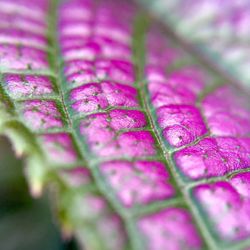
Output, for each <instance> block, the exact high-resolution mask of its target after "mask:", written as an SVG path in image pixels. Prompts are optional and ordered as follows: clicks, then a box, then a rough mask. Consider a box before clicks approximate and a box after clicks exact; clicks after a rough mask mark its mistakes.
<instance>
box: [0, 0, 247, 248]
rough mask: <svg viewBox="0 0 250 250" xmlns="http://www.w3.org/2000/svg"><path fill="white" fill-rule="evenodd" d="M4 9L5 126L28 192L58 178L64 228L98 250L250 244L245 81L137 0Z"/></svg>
mask: <svg viewBox="0 0 250 250" xmlns="http://www.w3.org/2000/svg"><path fill="white" fill-rule="evenodd" d="M0 13H3V21H2V23H1V21H0V23H1V24H2V25H3V27H5V28H4V29H5V30H6V31H5V32H3V33H1V32H0V40H1V36H2V37H3V38H2V40H3V41H2V40H1V41H2V43H1V44H2V45H0V71H1V88H0V98H1V114H3V115H2V116H1V117H2V118H1V121H0V129H1V132H2V133H5V134H7V135H8V136H9V137H10V138H11V139H12V141H13V144H14V145H15V147H16V151H17V153H18V154H20V155H25V156H27V170H26V174H27V177H28V180H29V182H30V186H31V192H32V193H33V194H34V195H38V194H39V193H40V192H41V189H42V187H43V186H49V187H51V186H52V187H54V189H55V190H56V191H57V192H56V193H57V196H56V197H57V199H56V207H57V211H58V217H59V219H60V221H61V224H62V230H63V232H64V234H65V235H68V234H69V233H70V234H71V233H74V234H75V235H76V236H77V239H78V240H79V242H80V243H81V244H82V245H85V247H86V248H87V249H91V250H92V249H93V250H118V249H119V250H126V249H127V250H128V249H133V250H142V249H143V250H145V249H147V250H165V249H166V248H167V249H170V250H182V249H190V250H196V249H197V250H198V249H245V248H247V247H249V246H250V242H249V238H250V228H249V226H248V224H249V222H250V217H249V213H248V212H249V210H250V203H249V199H250V198H249V197H250V196H249V190H248V189H249V183H250V178H249V175H248V172H249V169H250V168H249V167H250V158H249V155H250V137H249V135H250V106H249V101H248V100H249V96H248V95H247V93H244V91H242V90H241V89H239V88H238V87H237V85H236V84H235V85H234V84H233V83H231V82H229V81H227V80H226V79H224V78H223V76H221V75H219V74H218V73H216V72H214V71H211V70H210V67H209V66H208V65H204V64H202V63H201V60H200V59H199V58H197V57H196V55H193V54H192V53H190V52H189V51H188V50H187V48H185V47H183V45H182V43H180V42H179V41H176V40H174V38H172V37H171V35H170V34H168V33H164V32H163V31H162V30H161V28H160V27H158V25H157V24H156V23H155V22H154V21H152V20H151V19H150V18H149V17H148V16H147V15H146V14H141V12H140V10H139V9H138V7H137V6H135V5H134V4H133V3H132V2H130V1H125V0H124V1H123V0H119V1H112V0H105V1H104V0H100V1H88V0H81V1H80V0H69V1H62V2H59V3H57V2H56V1H53V2H51V3H49V2H47V1H46V0H44V1H42V0H41V1H36V2H30V1H28V0H14V1H12V2H9V1H6V0H2V1H0ZM1 46H2V47H1ZM52 184H53V185H52ZM217 203H218V204H217Z"/></svg>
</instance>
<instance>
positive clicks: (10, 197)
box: [0, 137, 77, 250]
mask: <svg viewBox="0 0 250 250" xmlns="http://www.w3.org/2000/svg"><path fill="white" fill-rule="evenodd" d="M0 173H1V174H0V250H76V249H77V247H76V244H75V242H74V241H70V242H63V240H62V238H61V236H60V232H59V230H58V228H57V225H56V222H55V221H54V219H53V216H52V214H51V210H50V207H49V204H48V196H47V195H46V194H44V196H43V197H41V198H40V199H33V198H32V197H31V196H30V194H29V191H28V186H27V183H26V181H25V178H24V176H23V162H22V161H21V160H20V159H16V158H15V155H14V152H13V151H12V148H11V145H10V142H9V141H8V140H7V139H6V138H4V137H0Z"/></svg>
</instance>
